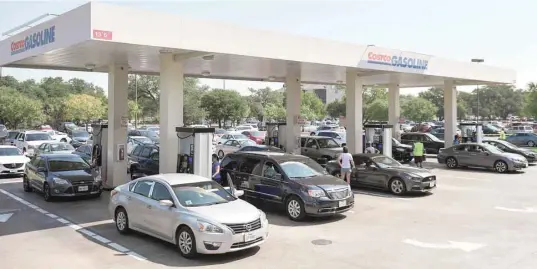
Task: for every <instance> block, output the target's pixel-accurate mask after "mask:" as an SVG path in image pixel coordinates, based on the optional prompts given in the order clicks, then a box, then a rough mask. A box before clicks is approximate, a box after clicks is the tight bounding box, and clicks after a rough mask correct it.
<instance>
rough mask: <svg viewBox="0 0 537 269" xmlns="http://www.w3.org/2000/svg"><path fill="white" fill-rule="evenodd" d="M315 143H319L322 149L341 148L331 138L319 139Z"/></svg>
mask: <svg viewBox="0 0 537 269" xmlns="http://www.w3.org/2000/svg"><path fill="white" fill-rule="evenodd" d="M317 142H318V143H319V147H320V148H322V149H326V148H339V147H341V146H340V145H339V143H338V142H336V140H334V139H333V138H319V139H317Z"/></svg>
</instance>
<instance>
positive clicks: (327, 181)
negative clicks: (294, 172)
mask: <svg viewBox="0 0 537 269" xmlns="http://www.w3.org/2000/svg"><path fill="white" fill-rule="evenodd" d="M292 180H293V181H295V182H297V183H298V184H300V185H303V186H317V187H319V188H321V189H324V190H330V189H338V188H342V187H346V186H348V185H347V183H345V181H343V180H341V179H339V178H337V177H334V176H331V175H320V176H315V177H308V178H293V179H292Z"/></svg>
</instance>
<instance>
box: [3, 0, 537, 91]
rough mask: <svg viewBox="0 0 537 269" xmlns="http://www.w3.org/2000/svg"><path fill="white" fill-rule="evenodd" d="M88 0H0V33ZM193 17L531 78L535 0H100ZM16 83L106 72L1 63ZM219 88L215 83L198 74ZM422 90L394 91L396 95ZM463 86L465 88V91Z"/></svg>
mask: <svg viewBox="0 0 537 269" xmlns="http://www.w3.org/2000/svg"><path fill="white" fill-rule="evenodd" d="M86 2H88V1H67V0H64V1H24V0H18V1H17V0H15V1H3V0H0V32H5V31H7V30H10V29H12V28H14V27H16V26H19V25H21V24H23V23H25V22H27V21H28V20H31V19H33V18H35V17H38V16H40V15H42V14H44V13H55V14H61V13H64V12H66V11H68V10H70V9H73V8H75V7H77V6H79V5H82V4H84V3H86ZM103 2H108V3H114V4H119V5H128V6H134V7H138V8H142V9H148V10H153V11H159V12H165V13H171V14H176V15H179V16H186V17H191V18H198V19H210V20H216V21H225V22H231V23H235V24H239V25H247V26H249V27H253V28H261V29H269V30H276V31H280V32H287V33H291V34H299V35H307V36H314V37H321V38H326V39H332V40H339V41H345V42H351V43H357V44H375V45H376V46H381V47H389V48H395V49H401V50H408V51H416V52H420V53H424V54H430V55H435V56H439V57H445V58H449V59H453V60H461V61H469V60H470V59H472V58H482V59H485V63H486V64H488V65H494V66H500V67H505V68H512V69H515V70H516V71H517V86H518V87H525V85H526V84H527V83H528V82H530V81H537V72H536V71H537V53H536V52H537V35H535V34H534V26H535V25H537V16H535V15H534V13H535V10H537V1H534V0H517V1H491V0H464V1H462V0H450V1H445V0H444V1H441V0H369V1H360V0H356V1H350V0H348V1H337V0H330V1H328V0H325V1H305V0H295V1H279V0H272V1H264V0H243V1H226V0H217V1H204V0H197V1H127V0H123V1H103ZM2 73H3V75H11V76H14V77H16V78H17V79H19V80H25V79H36V80H40V79H41V78H43V77H48V76H61V77H64V78H65V79H70V78H75V77H77V78H82V79H84V80H86V81H89V82H92V83H94V84H96V85H99V86H101V87H102V88H104V89H107V83H108V80H107V75H106V74H98V73H86V72H67V71H44V70H31V69H14V68H3V70H2ZM201 82H202V84H206V85H208V86H210V87H211V88H222V87H223V81H222V80H210V79H202V80H201ZM225 86H226V89H235V90H238V91H239V92H240V93H241V94H247V92H248V90H247V89H248V88H249V87H252V88H263V87H267V86H269V87H272V88H280V87H281V83H267V82H247V81H230V80H226V82H225ZM421 90H423V89H401V93H402V94H411V93H414V94H415V93H417V92H419V91H421ZM463 90H471V88H466V89H463Z"/></svg>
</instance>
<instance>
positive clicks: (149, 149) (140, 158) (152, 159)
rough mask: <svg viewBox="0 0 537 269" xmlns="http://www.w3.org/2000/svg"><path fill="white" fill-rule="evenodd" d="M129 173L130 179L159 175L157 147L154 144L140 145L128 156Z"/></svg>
mask: <svg viewBox="0 0 537 269" xmlns="http://www.w3.org/2000/svg"><path fill="white" fill-rule="evenodd" d="M128 158H129V160H128V165H129V168H128V170H129V172H130V174H131V179H135V178H138V177H142V176H145V175H155V174H158V173H159V146H158V145H155V144H141V145H138V146H136V147H135V148H134V150H132V152H131V153H130V154H129V155H128Z"/></svg>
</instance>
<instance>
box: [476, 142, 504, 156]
mask: <svg viewBox="0 0 537 269" xmlns="http://www.w3.org/2000/svg"><path fill="white" fill-rule="evenodd" d="M481 146H482V147H483V148H485V149H486V150H487V151H488V152H490V153H495V154H499V153H503V151H502V150H501V149H499V148H497V147H495V146H493V145H489V144H482V145H481Z"/></svg>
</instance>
